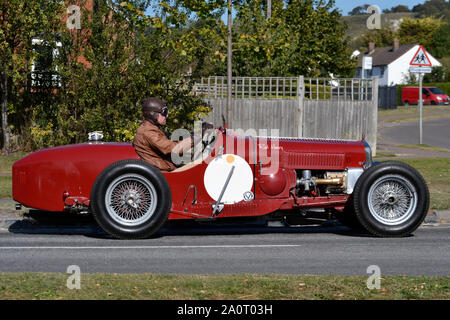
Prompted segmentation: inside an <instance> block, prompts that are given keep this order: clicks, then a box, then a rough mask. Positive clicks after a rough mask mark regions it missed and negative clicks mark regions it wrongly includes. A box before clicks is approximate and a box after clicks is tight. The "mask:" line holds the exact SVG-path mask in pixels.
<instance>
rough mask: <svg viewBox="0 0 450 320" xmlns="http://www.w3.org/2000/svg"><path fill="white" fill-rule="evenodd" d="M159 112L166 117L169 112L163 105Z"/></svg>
mask: <svg viewBox="0 0 450 320" xmlns="http://www.w3.org/2000/svg"><path fill="white" fill-rule="evenodd" d="M160 113H161V115H162V116H164V117H167V115H168V114H169V108H167V107H164V108H163V109H162V110H161V112H160Z"/></svg>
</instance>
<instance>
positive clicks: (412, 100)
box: [402, 87, 450, 106]
mask: <svg viewBox="0 0 450 320" xmlns="http://www.w3.org/2000/svg"><path fill="white" fill-rule="evenodd" d="M422 99H423V104H432V105H437V104H449V103H450V100H449V97H448V96H447V95H446V94H445V93H444V92H443V91H442V90H441V89H440V88H438V87H422ZM402 103H403V104H404V105H405V106H407V105H410V104H418V103H419V87H403V88H402Z"/></svg>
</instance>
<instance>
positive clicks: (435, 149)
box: [395, 144, 450, 152]
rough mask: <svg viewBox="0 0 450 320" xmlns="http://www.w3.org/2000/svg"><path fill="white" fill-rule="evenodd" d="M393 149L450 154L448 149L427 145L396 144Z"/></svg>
mask: <svg viewBox="0 0 450 320" xmlns="http://www.w3.org/2000/svg"><path fill="white" fill-rule="evenodd" d="M395 147H400V148H410V149H419V150H425V151H433V152H450V150H449V149H446V148H440V147H435V146H430V145H428V144H397V145H395Z"/></svg>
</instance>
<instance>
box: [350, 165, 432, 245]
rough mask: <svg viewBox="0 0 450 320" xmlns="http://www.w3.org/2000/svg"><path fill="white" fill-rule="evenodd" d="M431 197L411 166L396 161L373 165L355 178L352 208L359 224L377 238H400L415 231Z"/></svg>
mask: <svg viewBox="0 0 450 320" xmlns="http://www.w3.org/2000/svg"><path fill="white" fill-rule="evenodd" d="M429 205H430V194H429V191H428V187H427V184H426V182H425V180H424V179H423V177H422V176H421V175H420V173H419V172H417V170H415V169H414V168H413V167H411V166H409V165H407V164H405V163H402V162H397V161H387V162H381V163H378V164H376V165H373V166H372V167H370V168H369V169H367V170H366V171H364V173H363V174H362V175H361V177H360V178H359V179H358V181H357V183H356V185H355V189H354V192H353V207H354V210H355V216H356V218H357V220H358V221H359V223H360V224H361V225H362V226H363V227H364V228H365V229H366V230H367V231H369V232H370V233H372V234H374V235H376V236H380V237H401V236H406V235H409V234H411V233H412V232H413V231H415V230H416V229H417V228H418V227H419V226H420V224H421V223H422V222H423V220H424V219H425V216H426V215H427V213H428V208H429Z"/></svg>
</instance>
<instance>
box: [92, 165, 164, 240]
mask: <svg viewBox="0 0 450 320" xmlns="http://www.w3.org/2000/svg"><path fill="white" fill-rule="evenodd" d="M171 205H172V194H171V191H170V188H169V184H168V182H167V180H166V178H165V177H164V175H163V174H162V173H161V172H160V171H159V170H158V169H157V168H155V167H153V166H152V165H150V164H148V163H146V162H144V161H141V160H134V159H128V160H121V161H118V162H115V163H113V164H111V165H110V166H108V167H107V168H105V169H104V170H103V171H102V172H101V173H100V174H99V176H98V177H97V179H96V181H95V183H94V186H93V187H92V192H91V208H92V214H93V216H94V218H95V220H96V221H97V223H98V224H99V225H100V227H102V229H103V230H105V231H106V232H107V233H109V234H110V235H112V236H114V237H116V238H121V239H140V238H148V237H150V236H151V235H152V234H154V233H155V232H157V231H158V230H159V229H160V228H161V227H162V225H163V224H164V223H165V222H166V221H167V218H168V216H169V211H170V207H171Z"/></svg>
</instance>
